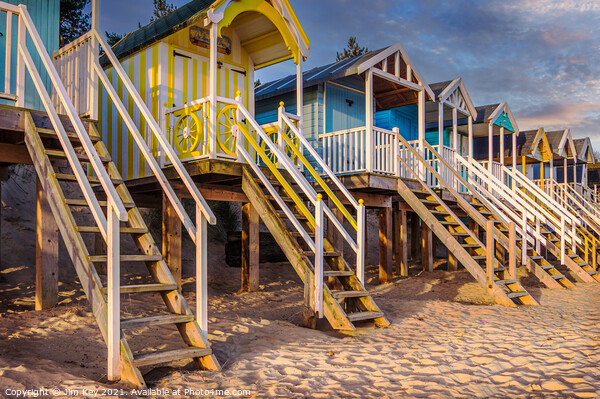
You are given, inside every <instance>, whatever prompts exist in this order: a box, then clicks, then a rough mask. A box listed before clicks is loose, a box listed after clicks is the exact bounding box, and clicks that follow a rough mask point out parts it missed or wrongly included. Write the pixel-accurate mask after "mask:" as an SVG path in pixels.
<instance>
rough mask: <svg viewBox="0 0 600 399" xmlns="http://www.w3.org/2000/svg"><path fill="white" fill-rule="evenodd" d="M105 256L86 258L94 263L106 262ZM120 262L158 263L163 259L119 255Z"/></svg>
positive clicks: (152, 256) (159, 256)
mask: <svg viewBox="0 0 600 399" xmlns="http://www.w3.org/2000/svg"><path fill="white" fill-rule="evenodd" d="M106 259H107V256H106V255H92V256H88V260H89V261H90V262H94V263H102V262H106ZM120 259H121V262H158V261H161V260H162V259H163V257H162V255H121V257H120Z"/></svg>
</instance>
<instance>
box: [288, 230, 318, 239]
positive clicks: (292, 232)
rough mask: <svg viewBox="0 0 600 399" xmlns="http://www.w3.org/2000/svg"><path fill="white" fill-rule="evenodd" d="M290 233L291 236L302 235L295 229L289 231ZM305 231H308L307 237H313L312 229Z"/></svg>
mask: <svg viewBox="0 0 600 399" xmlns="http://www.w3.org/2000/svg"><path fill="white" fill-rule="evenodd" d="M290 233H291V234H292V237H302V234H300V233H299V232H297V231H291V232H290ZM307 233H308V236H309V237H311V238H314V237H315V232H314V231H307Z"/></svg>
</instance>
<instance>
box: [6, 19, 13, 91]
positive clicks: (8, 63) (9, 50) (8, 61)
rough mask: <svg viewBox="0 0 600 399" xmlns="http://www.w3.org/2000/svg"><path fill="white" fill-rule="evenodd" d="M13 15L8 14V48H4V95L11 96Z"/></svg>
mask: <svg viewBox="0 0 600 399" xmlns="http://www.w3.org/2000/svg"><path fill="white" fill-rule="evenodd" d="M13 15H14V14H13V13H12V12H10V11H7V12H6V29H5V35H4V36H5V39H4V40H5V41H6V46H5V47H4V93H6V94H11V92H10V91H11V90H10V89H11V87H10V77H11V74H10V68H11V67H12V59H11V55H12V20H13Z"/></svg>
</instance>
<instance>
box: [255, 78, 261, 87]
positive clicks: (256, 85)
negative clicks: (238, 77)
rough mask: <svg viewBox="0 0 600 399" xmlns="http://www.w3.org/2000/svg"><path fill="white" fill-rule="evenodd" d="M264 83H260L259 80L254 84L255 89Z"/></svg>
mask: <svg viewBox="0 0 600 399" xmlns="http://www.w3.org/2000/svg"><path fill="white" fill-rule="evenodd" d="M261 84H262V83H261V82H260V79H258V80H257V81H255V82H254V88H257V87H258V86H260V85H261Z"/></svg>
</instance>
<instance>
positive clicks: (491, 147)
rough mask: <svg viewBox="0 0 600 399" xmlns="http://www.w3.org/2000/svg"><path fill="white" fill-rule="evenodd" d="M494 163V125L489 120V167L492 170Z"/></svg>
mask: <svg viewBox="0 0 600 399" xmlns="http://www.w3.org/2000/svg"><path fill="white" fill-rule="evenodd" d="M493 163H494V125H493V124H492V122H488V169H489V171H490V172H492V167H493Z"/></svg>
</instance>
